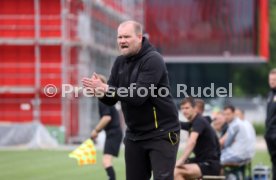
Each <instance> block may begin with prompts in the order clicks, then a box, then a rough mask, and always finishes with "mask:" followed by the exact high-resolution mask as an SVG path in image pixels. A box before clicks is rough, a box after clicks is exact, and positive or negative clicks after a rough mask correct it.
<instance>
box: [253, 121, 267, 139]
mask: <svg viewBox="0 0 276 180" xmlns="http://www.w3.org/2000/svg"><path fill="white" fill-rule="evenodd" d="M253 126H254V129H255V131H256V134H257V136H263V135H264V133H265V125H264V123H254V124H253Z"/></svg>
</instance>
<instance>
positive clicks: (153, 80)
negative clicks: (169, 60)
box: [110, 53, 166, 106]
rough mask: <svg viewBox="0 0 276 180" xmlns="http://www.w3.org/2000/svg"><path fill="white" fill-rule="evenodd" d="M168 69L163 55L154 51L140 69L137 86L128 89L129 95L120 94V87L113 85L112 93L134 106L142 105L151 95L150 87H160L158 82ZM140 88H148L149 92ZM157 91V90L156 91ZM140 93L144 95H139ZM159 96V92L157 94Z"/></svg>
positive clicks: (116, 97) (118, 98)
mask: <svg viewBox="0 0 276 180" xmlns="http://www.w3.org/2000/svg"><path fill="white" fill-rule="evenodd" d="M165 70H166V66H165V63H164V61H163V58H162V57H161V55H159V54H157V53H154V54H153V55H151V56H150V57H149V58H148V59H147V60H145V62H144V63H143V64H141V67H140V69H139V75H138V78H137V81H136V86H135V88H129V89H128V95H127V96H120V95H119V94H118V93H119V91H118V88H116V87H112V90H111V92H110V94H111V95H112V96H113V97H114V98H115V99H117V100H120V101H122V102H126V103H128V104H130V105H133V106H140V105H142V104H143V103H144V102H145V101H146V100H147V99H148V98H149V97H150V96H151V90H150V89H149V87H150V86H151V85H153V86H154V87H157V88H158V83H159V81H160V79H161V77H162V75H163V73H164V72H165ZM139 88H141V89H142V88H143V89H144V90H145V89H147V93H144V91H141V90H138V89H139ZM155 92H156V91H155ZM139 93H141V94H142V95H143V97H142V96H139ZM155 95H156V96H157V94H155Z"/></svg>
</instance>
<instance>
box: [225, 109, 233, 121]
mask: <svg viewBox="0 0 276 180" xmlns="http://www.w3.org/2000/svg"><path fill="white" fill-rule="evenodd" d="M223 116H224V117H225V120H226V122H227V123H229V122H231V121H232V120H233V119H234V117H235V113H234V112H232V110H231V109H225V110H224V111H223Z"/></svg>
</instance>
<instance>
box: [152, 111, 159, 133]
mask: <svg viewBox="0 0 276 180" xmlns="http://www.w3.org/2000/svg"><path fill="white" fill-rule="evenodd" d="M153 116H154V124H155V128H156V129H157V128H158V121H157V115H156V108H155V107H154V106H153Z"/></svg>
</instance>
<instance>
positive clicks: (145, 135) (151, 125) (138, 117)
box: [100, 37, 180, 141]
mask: <svg viewBox="0 0 276 180" xmlns="http://www.w3.org/2000/svg"><path fill="white" fill-rule="evenodd" d="M132 83H135V87H136V89H134V90H133V91H132V95H133V96H132V97H129V96H127V97H122V96H119V95H118V88H120V87H126V88H127V87H130V85H131V84H132ZM151 84H152V85H154V87H157V89H159V88H162V87H163V88H167V89H168V90H169V81H168V72H167V69H166V65H165V63H164V60H163V58H162V56H161V55H160V54H159V53H158V52H157V51H156V50H155V49H154V48H153V46H152V45H151V44H150V43H149V41H148V40H147V39H146V38H144V37H143V40H142V48H141V50H140V51H139V53H138V54H136V55H134V56H132V57H129V58H126V57H124V56H118V57H117V59H116V60H115V62H114V64H113V67H112V70H111V75H110V77H109V80H108V85H109V87H110V88H109V90H108V92H107V94H106V95H105V96H104V97H103V98H101V99H100V100H101V101H102V102H103V103H105V104H107V105H114V104H115V103H116V102H117V101H121V105H122V110H123V113H124V117H125V121H126V124H127V130H126V138H128V139H130V140H134V141H135V140H145V139H150V138H153V137H158V136H161V135H164V134H166V133H168V132H171V131H179V130H180V125H179V122H178V111H177V108H176V105H175V104H174V102H173V98H172V96H171V93H169V94H168V95H167V96H166V97H160V96H158V93H157V90H155V94H154V95H157V96H158V97H153V96H151V93H150V90H149V91H148V92H149V93H148V95H147V96H145V97H138V95H137V89H138V88H140V87H145V88H147V89H148V88H149V87H150V86H151ZM141 92H143V91H141ZM162 92H164V91H162ZM141 94H143V93H141ZM164 94H165V93H162V95H164ZM129 95H131V93H130V91H129Z"/></svg>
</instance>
